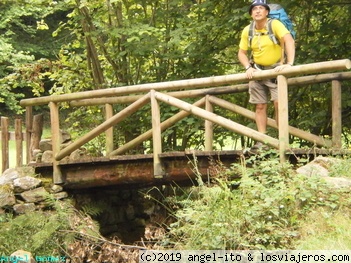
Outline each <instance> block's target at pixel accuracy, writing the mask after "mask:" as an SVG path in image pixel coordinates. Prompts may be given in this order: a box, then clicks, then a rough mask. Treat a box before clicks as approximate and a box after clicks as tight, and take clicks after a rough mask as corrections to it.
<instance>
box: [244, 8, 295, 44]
mask: <svg viewBox="0 0 351 263" xmlns="http://www.w3.org/2000/svg"><path fill="white" fill-rule="evenodd" d="M268 6H269V8H270V12H269V15H268V17H269V18H270V19H269V20H268V23H267V29H268V33H267V34H268V35H269V38H270V39H271V40H272V41H273V43H274V44H279V40H278V39H277V38H276V36H275V35H274V33H273V29H272V21H273V19H278V20H279V21H280V22H282V23H283V24H284V26H285V27H286V29H288V30H289V32H290V34H291V35H292V37H293V38H294V39H296V32H295V30H294V25H293V23H292V22H291V20H290V18H289V16H288V14H287V13H286V11H285V9H284V8H283V7H282V6H281V5H279V4H269V5H268ZM254 32H255V23H254V22H253V21H252V22H251V24H250V27H249V42H248V43H249V47H250V48H251V42H252V39H253V37H254Z"/></svg>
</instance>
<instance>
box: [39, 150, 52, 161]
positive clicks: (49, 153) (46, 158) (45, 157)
mask: <svg viewBox="0 0 351 263" xmlns="http://www.w3.org/2000/svg"><path fill="white" fill-rule="evenodd" d="M53 160H54V154H53V151H51V150H47V151H45V152H43V155H42V156H41V161H42V162H43V163H52V162H53Z"/></svg>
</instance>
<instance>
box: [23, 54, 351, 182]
mask: <svg viewBox="0 0 351 263" xmlns="http://www.w3.org/2000/svg"><path fill="white" fill-rule="evenodd" d="M350 68H351V61H350V60H348V59H344V60H336V61H327V62H319V63H313V64H306V65H298V66H293V67H291V68H287V69H284V71H282V72H279V73H277V72H275V71H274V70H264V71H259V72H255V75H254V78H253V79H254V80H262V79H272V78H277V81H278V100H279V110H278V118H279V125H277V124H276V122H275V121H274V120H273V119H269V120H268V125H269V126H272V127H275V128H278V130H279V137H278V138H273V137H270V136H268V135H266V134H262V133H259V132H258V131H256V130H253V129H250V128H248V127H246V126H243V125H241V124H240V123H237V122H235V121H233V120H229V119H226V118H224V117H221V116H218V115H216V114H214V113H213V106H214V105H217V106H220V107H223V108H226V109H228V110H231V111H233V112H236V113H238V114H241V115H243V116H245V117H247V118H250V119H254V116H255V113H254V112H252V111H249V110H247V109H244V108H242V107H240V106H238V105H234V104H232V103H229V102H227V101H225V100H222V99H219V98H217V97H215V96H214V95H217V94H229V93H237V92H243V91H246V90H247V89H248V84H247V78H246V74H245V73H239V74H231V75H225V76H214V77H207V78H199V79H189V80H179V81H170V82H162V83H161V82H160V83H150V84H140V85H133V86H128V87H118V88H110V89H103V90H93V91H85V92H79V93H72V94H62V95H53V96H47V97H41V98H33V99H24V100H22V101H21V105H22V106H24V107H26V113H27V114H26V125H27V129H28V127H29V128H30V129H31V127H32V126H31V125H32V124H31V121H30V120H31V119H32V106H35V105H42V104H49V107H50V117H51V133H52V134H51V135H52V146H53V153H54V161H53V169H54V183H57V184H59V183H63V181H64V179H63V178H62V174H61V171H60V160H62V159H63V158H64V157H65V156H68V155H69V154H70V153H72V152H73V151H74V150H76V149H79V148H80V147H81V146H82V145H84V144H85V143H87V142H89V141H90V140H92V139H93V138H95V137H96V136H98V135H100V134H101V133H103V132H105V133H106V152H107V155H108V156H113V155H119V154H123V153H125V152H126V151H127V150H129V149H132V148H133V147H135V146H137V145H139V144H141V143H142V142H144V141H146V140H149V139H152V141H153V144H152V145H153V157H154V175H155V176H156V177H161V176H163V169H162V163H161V160H160V158H159V155H160V153H162V140H161V133H162V131H164V130H165V129H167V128H169V127H170V126H172V125H173V124H174V123H176V122H178V121H179V120H181V119H183V118H185V117H186V116H188V115H190V114H193V115H196V116H198V117H201V118H203V119H204V120H205V150H206V151H211V150H212V147H213V124H214V123H216V124H218V125H220V126H222V127H225V128H227V129H228V130H230V131H233V132H236V133H238V134H241V135H244V136H247V137H251V138H253V139H254V140H257V141H261V142H265V143H267V144H268V145H270V146H272V147H274V148H276V149H278V150H279V153H280V158H281V161H285V158H286V157H285V156H286V151H287V150H288V149H289V134H292V135H294V136H296V137H300V138H302V139H305V140H307V141H310V142H313V143H315V144H316V145H319V146H323V147H329V148H331V147H332V148H335V149H337V148H340V147H341V127H342V126H341V82H340V81H342V80H346V79H351V72H339V73H328V74H321V73H323V72H335V71H341V70H345V69H346V70H348V69H350ZM316 73H318V75H311V76H303V77H296V76H298V75H302V74H303V75H307V74H316ZM292 77H294V78H292ZM330 81H331V82H332V96H333V98H332V116H333V131H332V132H333V137H332V140H331V141H330V140H326V139H324V138H322V137H320V136H318V135H313V134H311V133H309V132H306V131H303V130H300V129H298V128H295V127H291V126H289V121H288V86H298V85H306V84H312V83H321V82H330ZM240 83H241V84H240ZM242 83H244V84H242ZM234 84H236V85H234ZM208 87H210V88H208ZM199 88H202V89H199ZM175 90H182V91H175ZM161 91H167V93H161ZM130 93H133V94H137V93H140V95H133V96H125V95H126V94H130ZM201 96H202V97H203V98H202V99H200V100H198V101H197V102H195V103H194V104H189V103H187V102H185V101H182V100H181V98H190V97H201ZM160 101H161V102H164V103H166V104H169V105H172V106H175V107H177V108H179V109H181V111H180V112H179V113H178V114H176V115H174V116H173V117H171V118H169V119H167V120H166V121H164V122H162V123H161V121H160V119H161V118H160V116H161V113H160V109H159V102H160ZM62 102H69V104H70V105H71V106H75V107H77V106H87V105H105V108H106V121H105V122H103V123H102V124H100V125H99V126H97V127H96V128H94V129H93V130H91V131H90V132H88V133H87V134H85V135H84V136H82V137H81V138H78V139H77V140H76V141H75V142H73V143H72V144H69V145H68V146H66V147H65V148H63V149H60V143H59V130H60V124H59V103H62ZM127 102H128V103H131V104H130V105H129V106H127V107H126V108H124V109H123V110H122V111H120V112H118V113H116V114H113V110H112V104H117V103H124V104H125V103H127ZM147 103H150V104H151V115H152V129H150V130H149V131H147V132H145V133H143V134H141V135H139V136H138V137H137V138H135V139H133V140H131V141H129V142H127V143H126V144H125V145H122V146H121V147H119V148H118V149H113V127H114V126H115V125H116V124H118V123H119V122H121V121H122V120H124V119H126V118H127V117H128V116H130V115H131V114H132V113H134V112H136V111H137V110H138V109H140V108H141V107H142V106H144V105H145V104H147ZM202 106H204V107H205V109H202V108H201V107H202ZM27 134H30V133H29V132H27Z"/></svg>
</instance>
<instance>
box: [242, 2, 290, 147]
mask: <svg viewBox="0 0 351 263" xmlns="http://www.w3.org/2000/svg"><path fill="white" fill-rule="evenodd" d="M269 11H270V8H269V6H268V4H267V3H266V0H254V1H253V2H252V4H251V5H250V8H249V14H250V15H251V17H252V19H253V37H252V39H251V40H249V30H250V25H248V26H246V27H245V28H244V30H243V31H242V34H241V40H240V44H239V52H238V59H239V61H240V63H241V64H242V65H243V66H244V67H245V70H246V75H247V78H248V79H252V77H253V76H254V74H255V71H257V70H265V69H273V68H274V70H275V71H281V70H283V69H284V68H286V67H291V66H292V65H293V63H294V59H295V41H294V39H293V37H292V35H291V34H290V32H289V30H287V29H286V28H285V26H284V25H283V24H282V23H281V22H280V21H278V20H276V19H274V20H273V21H272V31H273V32H274V35H275V36H276V38H277V39H278V40H279V42H278V43H277V44H275V43H274V42H273V41H272V40H271V39H270V37H269V34H268V28H267V22H268V19H269V18H268V14H269ZM249 49H251V56H250V58H249V56H248V50H249ZM282 50H283V52H282ZM284 52H285V54H286V63H285V64H284V58H282V56H284ZM268 93H270V95H271V101H273V103H274V109H275V114H274V115H275V120H276V121H277V123H278V88H277V83H276V81H275V80H273V81H272V80H264V81H253V80H251V81H250V82H249V94H250V100H249V102H250V103H252V104H255V105H256V109H255V113H256V116H255V119H256V125H257V130H258V131H259V132H262V133H266V132H267V103H268V102H269V98H268V95H269V94H268ZM262 146H263V144H262V143H261V142H258V143H256V144H255V145H254V146H253V147H252V148H253V149H259V148H261V147H262Z"/></svg>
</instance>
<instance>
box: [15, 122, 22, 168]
mask: <svg viewBox="0 0 351 263" xmlns="http://www.w3.org/2000/svg"><path fill="white" fill-rule="evenodd" d="M15 140H16V167H21V166H22V165H23V133H22V120H21V119H16V120H15Z"/></svg>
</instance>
